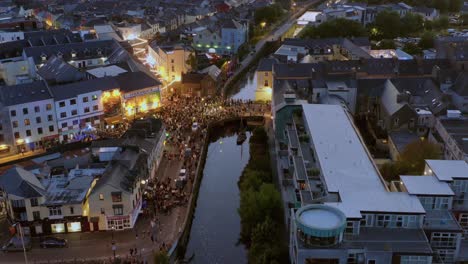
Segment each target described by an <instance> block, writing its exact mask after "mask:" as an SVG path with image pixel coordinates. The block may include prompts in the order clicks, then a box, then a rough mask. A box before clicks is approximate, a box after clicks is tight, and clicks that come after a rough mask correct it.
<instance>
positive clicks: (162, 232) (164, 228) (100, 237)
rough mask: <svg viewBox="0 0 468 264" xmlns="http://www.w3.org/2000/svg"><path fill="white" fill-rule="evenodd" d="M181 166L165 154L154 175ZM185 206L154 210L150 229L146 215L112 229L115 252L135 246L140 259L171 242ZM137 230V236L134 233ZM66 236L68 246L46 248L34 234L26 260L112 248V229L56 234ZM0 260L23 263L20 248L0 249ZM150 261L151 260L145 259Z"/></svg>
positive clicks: (106, 252)
mask: <svg viewBox="0 0 468 264" xmlns="http://www.w3.org/2000/svg"><path fill="white" fill-rule="evenodd" d="M181 166H182V163H181V161H179V160H172V161H169V160H167V159H165V158H163V160H162V161H161V165H160V169H159V170H158V171H157V173H156V177H160V178H162V179H164V178H167V177H171V178H175V177H177V176H178V172H179V170H180V168H181ZM185 210H186V208H185V207H177V208H174V209H173V210H172V211H171V213H170V214H168V215H162V214H158V215H157V218H158V220H159V221H158V223H159V224H158V225H157V226H156V228H155V229H154V230H151V225H150V219H149V218H147V217H143V215H140V217H139V218H138V220H137V223H136V228H134V229H133V230H123V231H115V232H114V240H115V241H116V246H117V250H116V256H118V257H127V256H128V255H129V253H130V248H135V247H136V248H138V251H139V252H138V253H139V257H140V253H141V254H142V255H141V257H140V259H142V260H144V259H145V258H146V259H147V260H149V259H150V258H149V255H151V254H152V251H153V249H156V250H158V249H159V246H160V245H161V244H162V242H164V243H166V244H169V243H172V242H173V241H174V239H175V237H176V236H177V235H178V232H179V230H178V227H179V226H181V223H182V221H183V219H182V217H180V215H183V214H185ZM144 232H153V234H155V237H156V240H157V241H156V243H152V242H151V239H150V236H149V235H147V234H145V235H144V234H143V233H144ZM136 234H138V239H137V237H136ZM57 236H59V237H63V238H65V239H67V240H68V242H69V247H68V248H48V249H42V248H40V247H39V241H38V240H37V238H35V239H33V248H32V250H31V251H28V252H27V256H28V260H29V263H35V262H42V263H46V262H48V261H50V262H51V263H60V262H61V261H63V260H74V259H97V258H110V257H111V256H112V255H113V252H112V244H111V242H112V232H86V233H69V234H60V235H57ZM0 263H2V264H3V263H8V264H10V263H11V264H14V263H24V256H23V252H9V253H3V252H1V253H0ZM149 263H151V262H149Z"/></svg>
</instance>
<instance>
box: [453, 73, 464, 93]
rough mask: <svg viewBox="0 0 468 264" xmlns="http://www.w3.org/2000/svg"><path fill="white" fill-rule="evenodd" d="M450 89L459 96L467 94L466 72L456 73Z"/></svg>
mask: <svg viewBox="0 0 468 264" xmlns="http://www.w3.org/2000/svg"><path fill="white" fill-rule="evenodd" d="M452 90H453V91H454V92H456V93H457V94H458V95H460V96H468V72H461V73H460V74H458V77H457V79H456V81H455V84H454V85H453V86H452Z"/></svg>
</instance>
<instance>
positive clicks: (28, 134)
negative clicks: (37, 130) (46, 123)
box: [26, 129, 31, 137]
mask: <svg viewBox="0 0 468 264" xmlns="http://www.w3.org/2000/svg"><path fill="white" fill-rule="evenodd" d="M26 136H27V137H30V136H31V130H29V129H27V130H26Z"/></svg>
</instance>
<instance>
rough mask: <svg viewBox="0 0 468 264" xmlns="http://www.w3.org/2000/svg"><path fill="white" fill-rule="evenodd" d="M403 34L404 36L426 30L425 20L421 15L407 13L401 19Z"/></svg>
mask: <svg viewBox="0 0 468 264" xmlns="http://www.w3.org/2000/svg"><path fill="white" fill-rule="evenodd" d="M401 25H402V27H401V32H400V34H401V35H403V36H408V35H410V34H414V33H418V32H421V31H422V30H423V29H424V26H423V25H424V18H423V17H422V16H421V15H419V14H413V13H407V14H406V15H405V16H404V17H403V18H402V19H401Z"/></svg>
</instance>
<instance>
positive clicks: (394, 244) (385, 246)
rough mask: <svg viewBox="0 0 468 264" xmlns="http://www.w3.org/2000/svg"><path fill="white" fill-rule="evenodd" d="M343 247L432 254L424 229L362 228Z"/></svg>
mask: <svg viewBox="0 0 468 264" xmlns="http://www.w3.org/2000/svg"><path fill="white" fill-rule="evenodd" d="M343 246H344V247H345V248H367V249H370V250H372V251H389V252H393V253H407V254H415V255H421V254H431V253H432V249H431V246H430V245H429V242H428V241H427V238H426V235H425V234H424V232H423V230H422V229H407V228H379V227H361V228H360V230H359V235H357V236H354V237H352V238H351V239H347V240H345V241H344V242H343Z"/></svg>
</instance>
